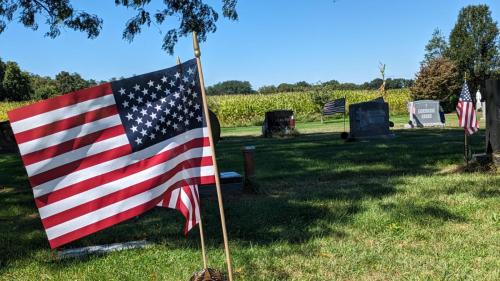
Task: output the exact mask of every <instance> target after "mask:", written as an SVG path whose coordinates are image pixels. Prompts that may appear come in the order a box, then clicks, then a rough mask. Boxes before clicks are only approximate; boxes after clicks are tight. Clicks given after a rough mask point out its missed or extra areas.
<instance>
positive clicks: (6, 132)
mask: <svg viewBox="0 0 500 281" xmlns="http://www.w3.org/2000/svg"><path fill="white" fill-rule="evenodd" d="M0 152H18V149H17V144H16V140H15V139H14V134H13V133H12V128H11V127H10V123H9V121H4V122H0Z"/></svg>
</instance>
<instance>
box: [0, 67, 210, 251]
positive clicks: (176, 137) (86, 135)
mask: <svg viewBox="0 0 500 281" xmlns="http://www.w3.org/2000/svg"><path fill="white" fill-rule="evenodd" d="M198 79H199V78H198V72H197V67H196V60H191V61H188V62H186V63H184V64H180V65H178V66H175V67H172V68H168V69H164V70H160V71H156V72H151V73H148V74H144V75H140V76H135V77H133V78H129V79H123V80H119V81H115V82H111V83H106V84H101V85H99V86H96V87H93V88H89V89H84V90H80V91H76V92H72V93H69V94H65V95H62V96H58V97H55V98H51V99H48V100H44V101H41V102H38V103H35V104H32V105H29V106H26V107H22V108H19V109H15V110H13V111H11V112H9V113H8V115H9V119H10V122H11V125H12V129H13V131H14V134H15V138H16V141H17V143H18V146H19V151H20V153H21V156H22V160H23V162H24V165H25V167H26V171H27V173H28V177H29V181H30V183H31V186H32V188H33V194H34V197H35V202H36V206H37V207H38V211H39V213H40V218H41V219H42V223H43V226H44V228H45V231H46V233H47V237H48V240H49V243H50V246H51V247H52V248H55V247H58V246H61V245H63V244H66V243H68V242H71V241H73V240H76V239H78V238H81V237H83V236H86V235H89V234H91V233H94V232H96V231H99V230H101V229H104V228H106V227H109V226H111V225H114V224H117V223H119V222H122V221H124V220H126V219H129V218H131V217H134V216H137V215H139V214H141V213H144V212H146V211H147V210H149V209H151V208H153V207H155V206H157V205H160V206H164V207H171V208H175V209H178V210H180V211H181V212H182V214H183V215H184V216H185V217H186V219H187V222H186V227H185V230H186V231H187V230H189V229H190V228H192V227H193V226H194V225H196V223H197V222H199V202H198V191H197V185H198V184H206V183H213V182H214V168H213V165H212V151H211V149H210V144H209V139H208V131H207V128H206V122H205V119H204V116H203V106H202V99H201V93H200V85H199V82H198V81H199V80H198Z"/></svg>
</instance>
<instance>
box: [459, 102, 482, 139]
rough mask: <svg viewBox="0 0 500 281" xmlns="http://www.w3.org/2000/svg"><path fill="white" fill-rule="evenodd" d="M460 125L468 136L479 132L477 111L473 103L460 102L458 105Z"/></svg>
mask: <svg viewBox="0 0 500 281" xmlns="http://www.w3.org/2000/svg"><path fill="white" fill-rule="evenodd" d="M456 110H457V114H458V124H459V126H460V127H462V128H464V129H465V132H466V133H467V134H468V135H472V134H474V133H475V132H477V131H478V130H479V123H478V121H477V119H476V109H475V108H474V104H473V103H472V102H467V101H459V102H458V104H457V108H456Z"/></svg>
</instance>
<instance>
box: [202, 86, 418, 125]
mask: <svg viewBox="0 0 500 281" xmlns="http://www.w3.org/2000/svg"><path fill="white" fill-rule="evenodd" d="M328 95H329V96H330V97H331V99H337V98H341V97H344V96H345V97H346V100H347V105H346V108H347V109H348V106H349V104H351V103H358V102H364V101H369V100H372V99H375V98H377V97H380V92H379V91H356V90H352V91H350V90H338V91H331V92H329V93H328ZM384 99H385V101H386V102H388V103H389V110H390V114H401V113H406V112H407V109H406V104H407V102H408V101H410V91H409V90H407V89H400V90H389V91H387V93H386V94H385V96H384ZM208 101H209V107H210V108H211V109H212V110H213V111H214V112H215V113H216V114H217V116H218V118H219V121H220V122H221V125H222V126H223V127H228V126H249V125H260V124H262V122H263V120H264V114H265V112H266V111H270V110H276V109H290V110H293V111H294V114H295V118H296V119H297V120H298V121H310V120H317V119H319V118H320V115H319V114H318V112H317V109H316V106H315V105H314V103H313V102H312V100H311V98H310V93H308V92H299V93H279V94H267V95H261V94H245V95H222V96H210V97H209V100H208Z"/></svg>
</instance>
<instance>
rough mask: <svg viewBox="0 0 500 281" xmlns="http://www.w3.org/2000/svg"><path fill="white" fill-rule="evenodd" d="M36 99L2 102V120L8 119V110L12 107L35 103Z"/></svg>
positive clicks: (0, 105) (0, 110)
mask: <svg viewBox="0 0 500 281" xmlns="http://www.w3.org/2000/svg"><path fill="white" fill-rule="evenodd" d="M34 102H35V101H11V102H0V122H1V121H5V120H7V112H9V111H11V110H12V109H15V108H18V107H21V106H24V105H27V104H30V103H34Z"/></svg>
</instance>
